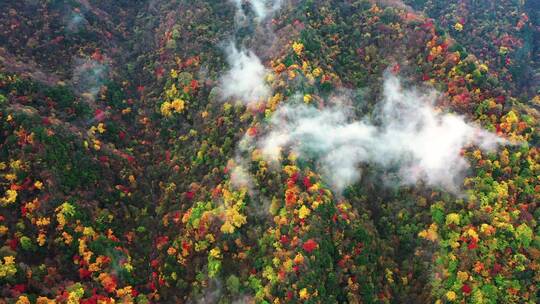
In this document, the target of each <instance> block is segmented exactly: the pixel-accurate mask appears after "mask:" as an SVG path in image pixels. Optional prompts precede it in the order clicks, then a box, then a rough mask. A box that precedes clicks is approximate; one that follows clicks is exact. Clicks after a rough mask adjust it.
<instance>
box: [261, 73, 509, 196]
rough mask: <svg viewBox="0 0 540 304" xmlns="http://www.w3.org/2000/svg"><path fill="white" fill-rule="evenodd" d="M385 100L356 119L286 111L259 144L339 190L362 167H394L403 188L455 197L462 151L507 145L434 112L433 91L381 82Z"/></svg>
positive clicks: (299, 108)
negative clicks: (313, 166) (294, 157)
mask: <svg viewBox="0 0 540 304" xmlns="http://www.w3.org/2000/svg"><path fill="white" fill-rule="evenodd" d="M383 96H384V98H383V101H382V103H381V106H380V107H379V108H378V109H377V110H376V113H375V115H374V119H367V118H366V119H363V120H354V119H353V118H352V117H351V116H350V115H349V112H350V111H348V110H347V109H346V108H344V107H340V106H339V105H338V106H332V107H328V108H325V109H322V110H321V109H316V108H314V107H310V106H306V105H285V106H283V107H281V108H279V109H278V110H277V111H276V112H275V113H274V115H273V117H272V119H271V122H270V126H269V132H268V134H266V136H264V137H263V138H262V139H260V140H259V142H258V146H259V148H261V150H262V152H263V155H264V156H265V157H266V158H267V159H271V160H277V159H279V157H280V151H281V150H282V149H283V148H285V147H288V148H290V149H291V150H292V151H294V152H295V153H297V154H298V155H299V156H300V157H303V158H308V159H312V160H315V161H316V162H317V164H318V167H319V169H320V170H321V173H323V176H324V177H325V178H326V181H327V182H328V183H329V184H330V185H332V186H333V188H334V190H335V191H337V192H341V191H342V190H343V189H344V188H345V187H347V186H349V185H351V184H353V183H354V182H356V181H358V180H359V178H360V177H361V171H360V169H359V165H361V164H365V163H372V164H376V165H379V166H382V167H384V168H387V169H390V168H395V167H396V166H397V167H398V169H399V170H398V173H399V176H400V182H401V183H402V184H415V183H416V182H417V181H419V180H421V181H424V182H425V183H426V184H428V185H431V186H440V187H442V188H444V189H446V190H448V191H452V192H458V191H459V188H460V185H461V182H462V178H463V176H464V174H465V170H466V169H467V168H468V163H467V161H466V160H465V159H464V158H463V157H462V156H461V154H460V152H461V150H462V149H463V148H464V147H466V146H469V145H477V146H479V147H480V148H482V149H484V150H490V149H494V148H496V147H497V145H498V144H502V143H504V142H505V141H504V140H503V139H501V138H499V137H497V136H496V135H494V134H492V133H489V132H487V131H485V130H483V129H482V128H480V127H479V126H477V125H475V124H472V123H468V122H466V121H465V118H464V117H462V116H459V115H456V114H451V113H443V112H441V111H439V110H437V109H436V108H435V107H434V101H435V100H436V97H437V95H436V93H435V92H428V93H421V92H418V91H417V90H415V89H404V88H403V87H402V85H401V83H400V81H399V80H398V79H397V78H396V77H394V76H389V77H387V79H386V80H385V82H384V94H383Z"/></svg>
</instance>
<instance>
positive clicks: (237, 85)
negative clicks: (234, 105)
mask: <svg viewBox="0 0 540 304" xmlns="http://www.w3.org/2000/svg"><path fill="white" fill-rule="evenodd" d="M226 52H227V62H228V63H229V70H228V71H227V72H226V73H225V74H224V75H223V76H222V77H221V79H220V88H221V91H222V97H223V98H224V99H229V98H236V99H238V100H241V101H242V102H244V103H246V104H247V103H250V102H252V101H260V100H263V99H266V98H268V96H269V95H270V88H269V86H268V85H267V84H266V82H265V77H266V75H267V74H268V71H267V69H266V68H265V67H264V65H263V64H262V63H261V60H260V59H259V58H258V57H257V55H255V54H254V53H253V52H251V51H246V50H238V49H237V48H236V47H235V46H234V45H233V44H232V43H231V44H230V45H229V47H228V48H227V49H226Z"/></svg>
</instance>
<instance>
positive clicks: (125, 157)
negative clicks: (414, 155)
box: [0, 0, 540, 303]
mask: <svg viewBox="0 0 540 304" xmlns="http://www.w3.org/2000/svg"><path fill="white" fill-rule="evenodd" d="M232 2H233V1H230V2H228V1H210V0H208V1H187V0H186V1H184V0H176V1H164V0H163V1H161V0H156V1H145V0H137V1H127V0H125V1H91V0H90V1H83V0H80V1H77V0H69V1H68V0H51V1H31V0H24V1H4V2H3V3H1V4H0V46H1V47H0V126H1V127H0V298H2V299H0V303H115V302H122V303H233V302H234V303H433V302H435V303H538V302H539V301H540V291H539V289H538V285H539V284H540V226H539V225H538V221H539V219H540V206H539V203H540V146H539V145H540V133H539V129H538V127H539V125H538V121H539V119H540V114H539V111H540V91H539V90H540V86H539V76H538V75H539V73H540V70H539V68H540V65H539V62H540V61H539V58H538V56H539V51H538V50H539V49H538V45H539V31H540V29H539V26H540V24H539V22H540V20H539V18H540V15H539V14H538V12H539V11H540V8H538V5H537V4H535V3H536V2H535V1H457V0H456V1H454V0H452V1H439V0H429V1H404V2H405V3H402V2H401V1H368V0H357V1H334V0H302V1H300V0H294V1H284V4H283V5H282V6H281V8H280V9H279V10H277V11H276V12H275V14H274V15H273V16H271V17H269V18H268V20H266V23H265V24H264V25H259V26H258V27H256V28H255V27H254V26H238V24H235V22H236V21H235V20H236V19H238V13H237V12H236V11H235V6H234V5H233V4H232ZM247 2H249V1H245V3H244V6H246V7H247V8H246V9H248V10H249V4H248V3H247ZM408 5H410V6H408ZM251 14H253V12H251ZM248 17H252V16H251V15H249V14H248ZM261 28H268V29H269V30H268V31H271V32H272V34H268V33H261V32H260V31H261ZM268 36H272V37H271V38H269V37H268ZM230 37H234V38H233V39H234V40H235V43H237V44H241V45H249V46H252V48H253V49H254V50H255V52H256V53H257V54H260V57H261V58H262V61H263V64H264V65H265V66H266V67H267V68H268V75H265V83H266V85H268V86H269V87H270V88H271V91H272V93H271V94H270V96H269V97H268V98H266V99H265V100H263V101H260V102H258V103H251V104H249V105H246V104H245V103H242V102H236V100H234V99H231V98H229V99H223V98H222V97H221V95H220V76H221V75H222V73H224V71H225V70H226V69H227V58H225V56H224V55H223V49H224V48H225V47H224V45H223V43H222V42H223V41H224V40H226V39H228V38H230ZM269 39H271V40H272V41H273V43H271V45H269V42H268V41H269ZM385 73H391V74H393V75H397V76H399V77H400V78H401V79H403V81H404V82H405V83H407V84H409V85H412V84H415V85H418V86H420V85H422V86H426V87H429V88H434V89H436V90H437V91H438V92H440V93H441V95H442V97H441V103H440V105H439V107H441V109H444V110H445V111H452V112H455V113H459V114H461V115H463V116H465V117H467V119H469V120H470V121H474V122H475V123H476V124H478V125H481V126H482V127H483V128H484V129H486V130H489V131H491V132H493V133H495V134H497V135H498V136H500V137H502V138H505V139H506V140H508V141H509V142H511V143H512V144H508V145H505V146H503V147H501V148H499V149H498V150H496V151H492V152H485V151H482V150H480V149H479V148H478V147H474V146H470V147H465V148H464V149H463V150H462V152H461V153H462V154H463V156H464V157H465V158H466V159H467V161H468V162H469V164H470V168H469V170H468V172H467V176H466V177H465V178H464V179H463V181H462V184H463V185H462V188H463V189H462V191H460V193H457V194H456V193H451V192H448V191H445V190H444V189H442V188H437V187H432V186H429V185H426V184H424V183H422V182H418V183H417V184H415V185H408V186H399V187H398V186H394V187H388V186H387V185H385V180H384V174H385V173H386V172H384V169H381V168H378V167H377V166H369V165H365V167H363V168H362V170H363V178H362V179H361V180H360V181H359V182H357V183H355V184H354V185H352V186H350V187H348V188H347V189H345V191H343V193H337V192H336V191H334V190H333V189H332V187H331V186H330V185H329V184H328V182H327V181H325V179H324V178H323V173H321V172H318V170H317V166H316V164H315V163H314V162H313V161H310V160H305V159H302V158H299V157H298V155H296V153H295V151H292V150H291V151H289V150H285V151H283V154H284V156H285V157H283V159H280V160H279V163H278V164H275V163H271V162H269V161H268V160H267V159H266V158H265V157H264V156H263V155H262V152H261V149H259V148H258V147H256V146H255V147H250V148H249V149H240V148H239V146H242V143H243V142H244V141H246V140H255V139H257V138H259V137H261V136H263V134H264V132H266V131H267V130H266V128H267V124H268V122H269V120H270V119H271V117H272V114H273V113H275V112H276V110H277V109H278V108H279V107H280V106H282V105H284V104H288V103H291V104H292V103H300V104H306V105H309V106H313V107H318V108H325V107H328V106H329V105H330V101H331V99H332V96H333V94H335V92H341V91H343V92H348V94H349V95H350V96H352V100H353V104H352V105H351V107H352V109H353V111H354V112H355V113H357V114H358V115H366V116H372V115H373V112H374V110H375V109H376V108H377V106H378V104H377V102H378V101H379V100H381V96H382V90H383V88H382V86H381V84H382V78H383V75H385ZM240 163H241V164H240ZM239 165H242V166H243V167H245V169H246V171H247V172H245V173H246V174H248V175H249V176H251V177H252V180H251V182H250V183H249V184H248V185H246V186H244V187H238V186H237V185H236V183H235V182H234V179H235V178H237V176H236V175H235V174H237V172H236V171H235V168H237V167H238V166H239ZM235 172H236V173H235Z"/></svg>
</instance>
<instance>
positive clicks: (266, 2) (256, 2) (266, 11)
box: [231, 0, 283, 21]
mask: <svg viewBox="0 0 540 304" xmlns="http://www.w3.org/2000/svg"><path fill="white" fill-rule="evenodd" d="M231 1H232V2H233V3H234V4H235V5H236V9H237V13H239V14H241V15H244V16H245V14H244V10H243V9H242V3H249V4H250V5H251V9H252V10H253V12H254V13H255V15H256V16H257V18H258V20H259V21H262V20H264V19H266V18H267V17H268V16H270V15H271V14H273V13H274V12H275V11H277V10H278V9H279V8H280V7H281V5H282V3H283V0H231Z"/></svg>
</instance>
